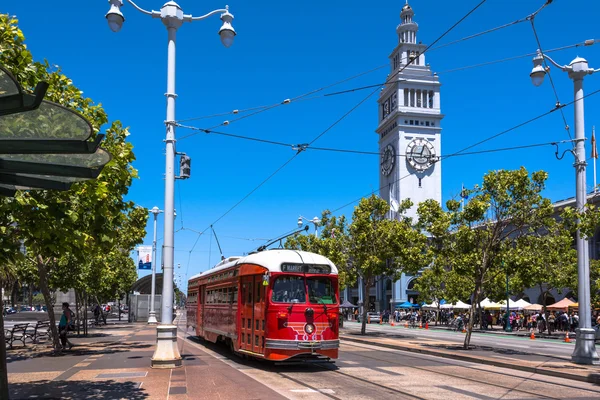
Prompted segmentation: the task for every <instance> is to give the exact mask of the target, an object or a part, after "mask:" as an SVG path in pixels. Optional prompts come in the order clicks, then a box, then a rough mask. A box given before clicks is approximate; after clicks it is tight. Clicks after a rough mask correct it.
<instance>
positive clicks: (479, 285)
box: [463, 279, 481, 350]
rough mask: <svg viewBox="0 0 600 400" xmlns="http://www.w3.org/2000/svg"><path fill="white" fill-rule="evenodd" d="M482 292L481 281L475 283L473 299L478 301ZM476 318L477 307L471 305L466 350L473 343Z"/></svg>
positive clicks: (465, 343)
mask: <svg viewBox="0 0 600 400" xmlns="http://www.w3.org/2000/svg"><path fill="white" fill-rule="evenodd" d="M480 291H481V280H479V279H478V280H477V281H475V293H474V296H473V298H474V299H478V298H479V293H480ZM474 316H475V307H473V305H471V308H470V310H469V324H468V325H467V327H466V328H467V334H466V335H465V342H464V344H463V347H464V349H465V350H468V349H469V344H470V343H471V332H472V331H473V322H474V320H475V318H473V317H474Z"/></svg>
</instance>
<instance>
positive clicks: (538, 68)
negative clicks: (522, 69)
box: [529, 51, 546, 86]
mask: <svg viewBox="0 0 600 400" xmlns="http://www.w3.org/2000/svg"><path fill="white" fill-rule="evenodd" d="M543 62H544V56H543V55H542V54H541V53H540V52H539V51H538V54H537V55H536V56H535V57H533V69H532V70H531V73H530V74H529V76H530V77H531V83H533V85H534V86H540V85H541V84H542V82H544V77H545V76H546V70H545V69H544V66H543V65H542V63H543Z"/></svg>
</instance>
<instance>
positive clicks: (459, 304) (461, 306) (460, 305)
mask: <svg viewBox="0 0 600 400" xmlns="http://www.w3.org/2000/svg"><path fill="white" fill-rule="evenodd" d="M453 306H454V309H456V310H469V309H471V305H470V304H467V303H463V302H462V301H460V300H459V301H457V302H456V304H453Z"/></svg>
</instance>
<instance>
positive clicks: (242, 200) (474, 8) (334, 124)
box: [190, 0, 487, 252]
mask: <svg viewBox="0 0 600 400" xmlns="http://www.w3.org/2000/svg"><path fill="white" fill-rule="evenodd" d="M486 1H487V0H482V1H481V2H479V3H478V4H477V5H476V6H475V7H473V8H472V9H471V10H470V11H469V12H467V13H466V14H465V15H464V16H463V17H461V18H460V19H459V20H458V21H457V22H456V23H454V24H453V25H452V26H451V27H450V28H448V29H447V30H446V31H445V32H444V33H442V34H441V35H440V36H439V37H438V38H437V39H436V40H434V41H433V42H432V43H431V44H430V45H429V46H427V47H426V48H425V49H424V50H423V52H422V53H421V54H425V53H426V52H427V51H428V49H429V48H431V47H432V46H434V45H435V44H436V43H437V42H439V41H440V40H441V39H442V38H443V37H445V36H446V35H447V34H448V33H449V32H450V31H452V30H453V29H454V28H455V27H456V26H458V25H459V24H460V23H461V22H462V21H464V20H465V19H466V18H467V17H469V15H471V14H472V13H473V12H475V10H477V9H478V8H479V7H481V6H482V5H483V4H484V3H485V2H486ZM413 61H414V58H413V59H410V60H409V61H408V63H406V65H404V66H403V67H402V68H400V69H399V71H398V73H400V72H402V71H403V70H404V69H405V68H407V67H408V66H409V65H411V64H412V62H413ZM396 75H397V74H396ZM378 90H379V89H378V88H377V89H376V90H374V91H372V92H371V93H369V94H368V95H367V96H366V97H365V98H364V99H363V100H361V101H360V102H358V103H357V104H356V105H355V106H354V107H352V108H351V109H350V111H348V112H346V113H344V114H343V115H342V116H341V117H340V118H338V119H337V120H336V121H335V122H334V123H333V124H331V125H330V126H329V127H327V128H326V129H325V130H324V131H322V132H321V133H319V134H318V135H317V136H316V137H315V138H314V139H313V140H311V141H310V142H308V143H309V145H311V144H313V143H314V142H315V141H317V140H318V139H319V138H321V137H322V136H323V135H324V134H326V133H327V132H329V131H330V130H331V129H332V128H333V127H334V126H336V125H337V124H338V123H340V122H341V121H342V120H343V119H345V118H346V117H348V115H350V114H351V113H352V112H353V111H354V110H356V109H357V108H358V107H359V106H360V105H361V104H363V103H364V102H365V101H366V100H367V99H369V98H370V97H371V96H372V95H373V94H375V93H376V92H377V91H378ZM307 95H308V94H307ZM300 153H302V150H298V152H297V153H296V154H294V155H293V156H292V157H291V158H290V159H288V160H287V161H286V162H285V163H284V164H282V165H281V166H280V167H278V168H277V169H276V170H275V172H273V173H272V174H271V175H269V176H268V177H267V178H266V179H264V180H263V181H262V182H261V183H260V184H259V185H258V186H256V187H255V188H254V189H252V190H251V191H250V192H249V193H248V194H246V195H245V196H244V197H243V198H242V199H241V200H239V201H238V202H237V203H235V204H234V205H233V206H232V207H230V208H229V209H228V210H227V211H225V213H224V214H222V215H221V216H220V217H219V218H217V219H216V220H215V221H214V222H213V223H211V224H210V225H209V227H207V228H205V229H204V230H203V231H202V232H201V233H200V234H199V235H198V238H199V237H200V236H201V235H202V234H203V233H204V232H206V230H208V229H209V228H210V226H212V225H215V224H216V223H217V222H219V221H220V220H221V219H223V218H224V217H225V216H226V215H227V214H229V213H230V212H231V211H233V210H234V209H235V208H236V207H237V206H239V205H240V204H241V203H242V202H244V201H245V200H246V199H247V198H248V197H250V196H251V195H252V194H253V193H254V192H256V191H257V190H258V189H259V188H260V187H262V186H263V185H264V184H265V183H267V182H268V181H269V180H270V179H271V178H273V176H275V175H276V174H277V173H278V172H279V171H281V170H282V169H283V168H285V167H286V166H287V165H288V164H289V163H291V162H292V161H293V160H294V159H295V158H296V157H297V156H298V155H300ZM196 243H198V240H196V242H195V243H194V247H195V246H196ZM192 250H193V248H192ZM192 250H190V252H191V251H192Z"/></svg>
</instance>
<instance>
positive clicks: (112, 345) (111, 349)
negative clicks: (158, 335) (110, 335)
mask: <svg viewBox="0 0 600 400" xmlns="http://www.w3.org/2000/svg"><path fill="white" fill-rule="evenodd" d="M152 346H153V344H148V343H143V342H131V343H129V342H125V343H123V342H113V341H103V342H94V343H89V344H82V345H78V344H75V346H74V347H73V348H72V349H71V350H65V351H54V349H52V348H44V349H36V348H31V347H21V348H16V349H14V350H10V351H8V354H7V357H6V363H7V364H10V363H11V362H16V361H23V360H28V359H32V358H41V357H51V358H58V357H70V356H90V355H94V354H115V353H124V352H128V351H130V350H132V349H147V348H150V347H152Z"/></svg>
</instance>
